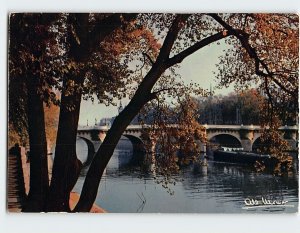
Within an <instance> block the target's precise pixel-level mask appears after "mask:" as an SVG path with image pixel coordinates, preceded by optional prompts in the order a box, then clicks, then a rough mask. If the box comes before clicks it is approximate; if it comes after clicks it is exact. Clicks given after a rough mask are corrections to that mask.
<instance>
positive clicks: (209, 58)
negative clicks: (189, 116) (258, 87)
mask: <svg viewBox="0 0 300 233" xmlns="http://www.w3.org/2000/svg"><path fill="white" fill-rule="evenodd" d="M224 48H226V45H225V43H224V41H221V43H220V44H219V45H218V44H217V43H214V44H212V45H210V46H206V47H204V48H202V49H201V50H199V51H197V52H196V53H194V54H192V55H190V56H189V57H187V58H186V59H185V60H183V62H182V63H181V67H180V69H179V72H180V74H181V76H182V78H183V80H185V81H186V82H187V83H189V82H196V83H199V84H201V87H203V88H206V89H209V88H210V84H212V86H213V87H214V86H216V80H215V75H214V74H213V72H214V71H215V72H216V71H217V69H216V64H217V63H218V57H219V56H221V55H222V54H223V53H224V52H223V50H224ZM232 91H233V88H227V89H221V90H215V93H216V94H228V93H229V92H232ZM122 102H123V105H124V104H127V103H128V100H123V101H122ZM117 114H118V109H117V107H115V106H109V107H106V106H105V105H104V104H98V103H97V101H95V103H94V104H93V103H92V102H91V101H82V103H81V109H80V117H79V124H80V125H86V124H87V121H88V122H89V125H93V124H94V123H95V118H96V119H97V121H99V120H100V119H101V118H103V117H113V116H115V115H117Z"/></svg>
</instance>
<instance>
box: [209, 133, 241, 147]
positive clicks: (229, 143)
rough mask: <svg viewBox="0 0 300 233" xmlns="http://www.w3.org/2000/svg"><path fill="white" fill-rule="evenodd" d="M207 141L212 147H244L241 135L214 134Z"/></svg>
mask: <svg viewBox="0 0 300 233" xmlns="http://www.w3.org/2000/svg"><path fill="white" fill-rule="evenodd" d="M207 141H208V142H209V144H210V145H211V147H214V146H215V147H218V146H224V147H236V148H237V147H242V142H241V140H240V138H239V135H236V134H235V133H213V134H210V135H208V137H207Z"/></svg>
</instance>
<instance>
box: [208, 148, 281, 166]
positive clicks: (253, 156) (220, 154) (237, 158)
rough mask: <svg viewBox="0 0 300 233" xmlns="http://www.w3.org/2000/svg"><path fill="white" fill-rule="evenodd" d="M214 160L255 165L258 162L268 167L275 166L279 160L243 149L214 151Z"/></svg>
mask: <svg viewBox="0 0 300 233" xmlns="http://www.w3.org/2000/svg"><path fill="white" fill-rule="evenodd" d="M213 156H214V160H216V161H222V162H229V163H240V164H250V165H254V164H255V163H256V161H257V162H260V163H263V164H264V165H266V166H275V165H276V163H277V159H276V158H274V157H272V156H271V155H264V154H257V153H254V152H248V151H244V150H243V148H228V147H221V148H219V149H217V150H215V151H214V153H213Z"/></svg>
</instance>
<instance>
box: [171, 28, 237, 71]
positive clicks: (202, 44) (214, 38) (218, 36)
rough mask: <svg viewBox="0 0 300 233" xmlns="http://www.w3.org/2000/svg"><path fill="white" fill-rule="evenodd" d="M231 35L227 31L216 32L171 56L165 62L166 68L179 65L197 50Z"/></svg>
mask: <svg viewBox="0 0 300 233" xmlns="http://www.w3.org/2000/svg"><path fill="white" fill-rule="evenodd" d="M230 35H232V34H231V33H228V32H227V31H223V32H218V33H216V34H214V35H212V36H209V37H206V38H205V39H203V40H201V41H199V42H197V43H195V44H194V45H192V46H191V47H189V48H187V49H185V50H183V51H182V52H180V53H178V54H177V55H175V56H173V57H172V58H169V60H168V62H167V66H168V67H171V66H173V65H175V64H177V63H181V62H182V61H183V59H185V58H186V57H188V56H189V55H191V54H192V53H194V52H196V51H198V50H199V49H201V48H203V47H205V46H207V45H209V44H211V43H213V42H216V41H218V40H221V39H223V38H225V37H228V36H230Z"/></svg>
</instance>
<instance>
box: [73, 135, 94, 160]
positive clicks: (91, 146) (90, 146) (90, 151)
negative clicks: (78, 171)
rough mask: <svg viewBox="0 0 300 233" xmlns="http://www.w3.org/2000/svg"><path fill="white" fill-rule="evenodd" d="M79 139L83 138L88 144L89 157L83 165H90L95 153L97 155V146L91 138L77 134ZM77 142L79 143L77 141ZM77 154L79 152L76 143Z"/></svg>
mask: <svg viewBox="0 0 300 233" xmlns="http://www.w3.org/2000/svg"><path fill="white" fill-rule="evenodd" d="M78 139H82V140H83V141H84V142H85V143H86V145H87V149H88V151H87V158H86V160H85V161H84V162H83V166H88V165H90V164H91V162H92V160H93V158H94V155H95V147H94V144H93V142H91V141H90V140H89V139H87V138H85V137H81V136H77V140H78ZM76 144H77V143H76ZM76 154H77V145H76ZM77 157H78V155H77Z"/></svg>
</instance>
